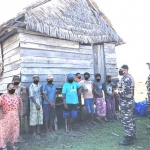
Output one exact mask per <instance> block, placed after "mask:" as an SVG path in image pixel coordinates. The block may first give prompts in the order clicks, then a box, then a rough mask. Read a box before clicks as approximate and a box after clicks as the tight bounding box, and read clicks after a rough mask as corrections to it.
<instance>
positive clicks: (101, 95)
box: [94, 88, 103, 97]
mask: <svg viewBox="0 0 150 150" xmlns="http://www.w3.org/2000/svg"><path fill="white" fill-rule="evenodd" d="M94 93H95V94H96V95H98V96H100V97H103V94H99V93H98V92H97V91H96V89H95V88H94Z"/></svg>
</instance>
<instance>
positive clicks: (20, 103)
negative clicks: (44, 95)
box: [16, 94, 23, 117]
mask: <svg viewBox="0 0 150 150" xmlns="http://www.w3.org/2000/svg"><path fill="white" fill-rule="evenodd" d="M16 95H17V98H18V100H19V114H20V117H22V116H23V102H22V99H21V98H20V96H19V95H18V94H16Z"/></svg>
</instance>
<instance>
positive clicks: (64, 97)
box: [62, 84, 68, 109]
mask: <svg viewBox="0 0 150 150" xmlns="http://www.w3.org/2000/svg"><path fill="white" fill-rule="evenodd" d="M62 98H63V103H64V107H65V108H66V109H68V106H67V103H66V87H65V84H64V85H63V89H62Z"/></svg>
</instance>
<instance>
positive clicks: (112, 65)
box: [104, 43, 118, 79]
mask: <svg viewBox="0 0 150 150" xmlns="http://www.w3.org/2000/svg"><path fill="white" fill-rule="evenodd" d="M104 56H105V66H106V69H105V70H106V75H111V76H112V77H113V79H116V78H118V70H117V69H116V68H117V58H116V52H115V44H112V43H104Z"/></svg>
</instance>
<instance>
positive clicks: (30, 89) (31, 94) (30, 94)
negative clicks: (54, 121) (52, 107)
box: [29, 87, 40, 110]
mask: <svg viewBox="0 0 150 150" xmlns="http://www.w3.org/2000/svg"><path fill="white" fill-rule="evenodd" d="M29 98H30V99H31V101H32V102H33V103H34V104H35V106H36V109H37V110H39V109H40V106H39V105H38V103H37V102H36V100H35V99H34V96H33V90H32V88H31V87H29Z"/></svg>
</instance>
